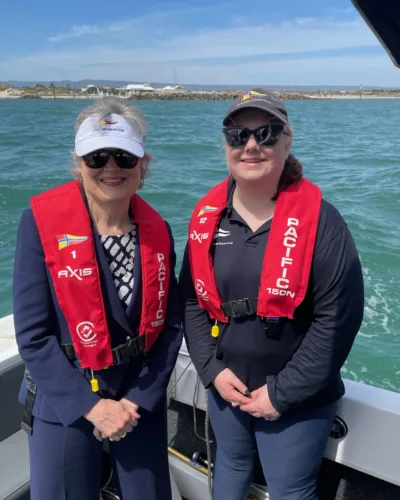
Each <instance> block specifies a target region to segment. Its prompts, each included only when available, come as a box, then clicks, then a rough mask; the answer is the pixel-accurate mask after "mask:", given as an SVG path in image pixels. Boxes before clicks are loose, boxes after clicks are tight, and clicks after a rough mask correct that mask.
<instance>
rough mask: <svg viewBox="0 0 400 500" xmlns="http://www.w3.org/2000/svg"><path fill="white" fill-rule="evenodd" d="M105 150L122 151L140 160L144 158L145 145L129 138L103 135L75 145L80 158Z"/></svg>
mask: <svg viewBox="0 0 400 500" xmlns="http://www.w3.org/2000/svg"><path fill="white" fill-rule="evenodd" d="M104 148H114V149H122V150H123V151H126V152H127V153H131V154H133V155H135V156H137V157H138V158H143V156H144V148H143V145H142V144H141V143H140V142H138V141H135V140H134V139H129V138H127V137H118V136H112V135H102V136H98V137H89V138H87V139H84V140H81V141H79V142H78V143H77V144H75V152H76V154H77V155H78V156H85V155H87V154H89V153H93V151H98V150H99V149H104Z"/></svg>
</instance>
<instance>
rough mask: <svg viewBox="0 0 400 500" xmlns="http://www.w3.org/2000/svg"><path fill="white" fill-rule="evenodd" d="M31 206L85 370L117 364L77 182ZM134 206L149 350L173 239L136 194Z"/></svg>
mask: <svg viewBox="0 0 400 500" xmlns="http://www.w3.org/2000/svg"><path fill="white" fill-rule="evenodd" d="M31 207H32V211H33V215H34V217H35V221H36V224H37V227H38V231H39V235H40V239H41V242H42V246H43V250H44V255H45V261H46V264H47V267H48V269H49V271H50V275H51V278H52V281H53V284H54V289H55V292H56V295H57V300H58V303H59V305H60V308H61V310H62V311H63V313H64V315H65V318H66V321H67V324H68V327H69V331H70V334H71V338H72V342H73V345H74V348H75V352H76V354H77V357H78V358H79V360H80V362H81V365H82V368H91V369H92V370H101V369H104V368H105V367H108V366H111V365H113V364H114V362H113V355H112V346H111V338H110V332H109V329H108V326H107V317H106V311H105V309H104V302H103V296H102V291H101V283H100V274H99V268H98V265H97V261H96V253H95V244H94V236H93V232H92V227H91V221H90V217H89V214H88V211H87V208H86V205H85V202H84V199H83V197H82V193H81V186H80V184H79V182H77V181H73V182H70V183H68V184H64V185H62V186H59V187H56V188H54V189H51V190H49V191H46V192H44V193H42V194H39V195H38V196H35V197H33V198H32V200H31ZM131 209H132V213H133V214H134V221H133V222H135V223H136V224H137V226H138V231H139V238H140V255H141V260H142V266H141V268H142V284H143V286H142V290H143V298H142V313H141V321H140V328H139V335H145V349H146V350H148V349H150V348H151V346H152V345H153V343H154V342H155V340H156V339H157V337H158V336H159V335H160V333H161V331H162V329H163V326H164V321H165V314H166V310H167V301H168V284H169V277H170V263H169V255H170V238H169V233H168V230H167V227H166V225H165V222H164V221H163V219H162V218H161V216H160V215H159V214H158V213H157V212H156V211H155V210H154V209H153V208H152V207H151V206H150V205H148V204H147V203H146V202H145V201H144V200H142V199H141V198H140V197H139V196H138V195H136V194H135V195H134V196H132V198H131ZM33 293H34V292H33Z"/></svg>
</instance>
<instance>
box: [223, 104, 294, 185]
mask: <svg viewBox="0 0 400 500" xmlns="http://www.w3.org/2000/svg"><path fill="white" fill-rule="evenodd" d="M274 123H279V121H277V120H276V119H275V120H274V119H272V118H271V117H269V116H268V115H267V114H266V113H265V112H264V111H261V110H258V109H243V110H242V111H240V112H238V113H236V114H235V115H234V123H232V124H231V125H229V127H246V128H249V129H251V130H254V129H256V128H258V127H262V126H265V125H268V124H274ZM290 146H291V138H290V137H289V136H288V135H286V134H284V133H283V132H282V133H281V134H280V136H279V140H278V142H277V144H275V145H274V146H263V145H260V144H257V141H256V139H255V137H254V135H251V136H250V138H249V140H248V141H247V143H246V144H245V145H244V146H242V147H231V146H229V145H228V144H226V143H225V153H226V161H227V164H228V168H229V171H230V173H231V174H232V176H233V177H234V178H235V179H236V181H237V182H254V183H263V184H264V185H265V184H267V185H268V186H269V187H270V188H271V189H272V190H273V189H276V187H277V186H278V182H279V178H280V176H281V174H282V171H283V167H284V165H285V161H286V160H287V158H288V156H289V151H290Z"/></svg>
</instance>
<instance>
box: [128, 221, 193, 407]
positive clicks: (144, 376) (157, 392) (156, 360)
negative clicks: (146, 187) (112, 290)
mask: <svg viewBox="0 0 400 500" xmlns="http://www.w3.org/2000/svg"><path fill="white" fill-rule="evenodd" d="M167 227H168V232H169V235H170V239H171V258H170V265H171V278H170V285H169V290H168V305H167V314H166V318H165V327H164V330H163V332H162V334H161V335H160V336H159V338H158V339H157V341H156V343H155V344H154V345H153V347H152V348H151V350H150V353H149V355H148V356H149V362H148V364H146V366H144V367H143V369H142V370H141V372H140V374H139V376H138V377H137V378H136V379H135V381H134V383H133V385H132V387H131V388H130V389H129V390H128V392H127V393H126V394H125V395H124V398H126V399H128V400H129V401H132V402H133V403H136V404H137V405H139V406H140V407H141V408H144V409H145V410H148V411H154V410H156V409H157V407H158V405H159V403H160V402H161V401H163V398H164V396H165V394H166V390H167V387H168V383H169V379H170V377H171V373H172V370H173V369H174V366H175V363H176V359H177V357H178V352H179V349H180V347H181V344H182V337H183V334H182V328H181V315H180V309H179V297H178V284H177V280H176V276H175V264H176V255H175V249H174V240H173V237H172V233H171V229H170V227H169V225H168V224H167Z"/></svg>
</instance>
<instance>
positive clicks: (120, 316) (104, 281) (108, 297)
mask: <svg viewBox="0 0 400 500" xmlns="http://www.w3.org/2000/svg"><path fill="white" fill-rule="evenodd" d="M94 241H95V246H96V254H97V261H98V264H99V271H100V276H101V285H102V291H103V297H104V302H105V305H106V304H107V303H108V306H109V307H106V310H107V311H108V313H109V314H110V312H111V314H112V316H113V317H114V319H115V320H116V321H117V322H118V323H119V324H120V325H121V326H122V328H124V330H126V331H127V332H128V333H129V336H132V327H131V326H130V324H129V320H128V317H127V315H126V313H125V309H124V306H123V305H122V303H121V300H120V298H119V296H118V292H117V289H116V287H115V284H114V279H113V276H112V273H111V271H110V267H109V265H108V261H107V257H106V254H105V252H104V249H103V245H102V244H101V240H100V236H99V235H98V234H97V233H94Z"/></svg>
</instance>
